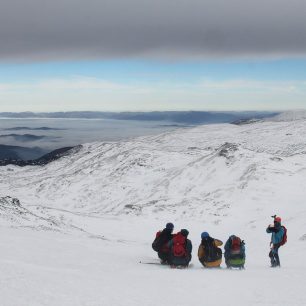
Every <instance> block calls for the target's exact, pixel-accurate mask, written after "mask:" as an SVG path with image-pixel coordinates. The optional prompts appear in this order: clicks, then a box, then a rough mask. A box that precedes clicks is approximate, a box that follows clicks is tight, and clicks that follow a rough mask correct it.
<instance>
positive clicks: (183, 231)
mask: <svg viewBox="0 0 306 306" xmlns="http://www.w3.org/2000/svg"><path fill="white" fill-rule="evenodd" d="M181 234H182V235H183V236H185V237H187V236H188V235H189V231H188V230H186V229H181Z"/></svg>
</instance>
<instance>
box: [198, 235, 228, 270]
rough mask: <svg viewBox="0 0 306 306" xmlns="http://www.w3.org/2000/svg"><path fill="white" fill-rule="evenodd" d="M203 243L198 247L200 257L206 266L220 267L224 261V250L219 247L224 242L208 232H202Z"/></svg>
mask: <svg viewBox="0 0 306 306" xmlns="http://www.w3.org/2000/svg"><path fill="white" fill-rule="evenodd" d="M201 239H202V241H201V244H200V246H199V249H198V258H199V261H200V263H201V264H202V265H203V266H204V267H205V268H220V265H221V262H222V250H221V249H220V248H219V246H221V245H222V244H223V242H222V241H221V240H219V239H214V238H212V237H210V236H209V234H208V233H207V232H203V233H202V234H201Z"/></svg>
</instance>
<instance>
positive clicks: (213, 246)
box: [152, 216, 287, 269]
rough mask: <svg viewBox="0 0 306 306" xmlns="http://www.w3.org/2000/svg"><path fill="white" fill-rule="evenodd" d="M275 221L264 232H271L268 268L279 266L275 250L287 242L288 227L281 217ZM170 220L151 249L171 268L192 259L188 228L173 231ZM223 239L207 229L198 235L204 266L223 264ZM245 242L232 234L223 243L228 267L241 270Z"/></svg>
mask: <svg viewBox="0 0 306 306" xmlns="http://www.w3.org/2000/svg"><path fill="white" fill-rule="evenodd" d="M273 218H274V223H273V224H272V225H269V226H268V227H267V230H266V231H267V233H272V239H271V250H270V253H269V257H270V259H271V267H280V260H279V255H278V250H279V248H280V246H282V245H283V244H285V243H286V242H287V229H286V228H285V227H284V226H282V224H281V218H280V217H276V216H273ZM173 230H174V225H173V223H167V224H166V227H165V228H164V229H163V230H162V231H158V232H157V234H156V237H155V239H154V241H153V243H152V248H153V250H154V251H156V252H157V253H158V257H159V258H160V260H161V264H166V265H170V266H171V267H172V268H176V267H182V268H185V267H188V265H189V263H190V261H191V258H192V243H191V241H190V240H189V239H188V235H189V231H188V230H187V229H182V230H180V231H179V232H178V233H176V234H174V233H173ZM222 245H223V242H222V241H221V240H219V239H215V238H213V237H211V236H210V235H209V233H207V232H203V233H202V234H201V243H200V245H199V248H198V259H199V261H200V263H201V264H202V265H203V266H204V267H205V268H220V266H221V263H222V255H223V253H222V250H221V248H220V247H221V246H222ZM245 258H246V254H245V243H244V241H243V240H242V239H240V237H238V236H236V235H231V236H230V237H229V238H228V239H227V241H226V243H225V245H224V259H225V264H226V266H227V268H229V269H231V268H238V269H244V265H245Z"/></svg>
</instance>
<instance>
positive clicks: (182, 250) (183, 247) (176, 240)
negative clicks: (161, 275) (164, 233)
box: [168, 229, 192, 268]
mask: <svg viewBox="0 0 306 306" xmlns="http://www.w3.org/2000/svg"><path fill="white" fill-rule="evenodd" d="M188 234H189V232H188V230H186V229H182V230H181V231H180V232H179V233H177V234H176V235H175V236H174V237H173V239H172V240H171V241H170V242H169V243H168V247H169V249H170V255H169V263H170V265H171V267H172V268H176V267H188V265H189V262H190V261H191V252H192V243H191V241H190V240H189V239H187V237H188Z"/></svg>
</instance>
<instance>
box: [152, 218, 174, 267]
mask: <svg viewBox="0 0 306 306" xmlns="http://www.w3.org/2000/svg"><path fill="white" fill-rule="evenodd" d="M173 228H174V225H173V224H172V223H167V224H166V227H165V228H164V229H163V230H162V231H158V232H157V233H156V237H155V239H154V241H153V243H152V248H153V250H154V251H155V252H157V253H158V257H159V258H160V260H161V264H168V258H169V252H170V249H169V247H168V242H169V241H170V240H171V239H172V238H173V236H174V235H173V234H172V232H173Z"/></svg>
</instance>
